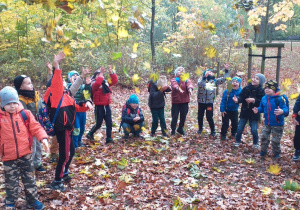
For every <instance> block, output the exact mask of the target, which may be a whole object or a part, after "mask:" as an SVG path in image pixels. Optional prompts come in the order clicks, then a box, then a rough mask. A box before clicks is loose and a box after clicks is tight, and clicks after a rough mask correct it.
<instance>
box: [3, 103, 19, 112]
mask: <svg viewBox="0 0 300 210" xmlns="http://www.w3.org/2000/svg"><path fill="white" fill-rule="evenodd" d="M18 107H19V104H18V103H15V102H13V103H9V104H6V105H5V106H4V107H3V108H4V110H5V111H7V112H8V113H10V114H13V113H16V112H17V110H18Z"/></svg>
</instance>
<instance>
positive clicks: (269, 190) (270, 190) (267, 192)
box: [260, 187, 272, 195]
mask: <svg viewBox="0 0 300 210" xmlns="http://www.w3.org/2000/svg"><path fill="white" fill-rule="evenodd" d="M260 191H261V192H262V194H264V195H270V194H271V192H272V189H271V188H269V187H264V188H263V189H262V190H260Z"/></svg>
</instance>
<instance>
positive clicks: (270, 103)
mask: <svg viewBox="0 0 300 210" xmlns="http://www.w3.org/2000/svg"><path fill="white" fill-rule="evenodd" d="M276 98H278V99H276ZM276 100H278V102H279V107H280V109H282V110H283V114H281V115H278V116H276V115H275V114H274V111H275V109H277V105H276V103H277V102H276ZM277 104H278V103H277ZM257 109H258V112H259V113H264V117H265V125H269V126H282V125H284V114H286V113H288V108H287V106H286V104H285V102H284V100H283V99H282V98H281V96H280V95H279V93H278V92H277V93H276V94H275V95H273V96H267V95H265V96H264V97H262V99H261V101H260V105H259V107H258V108H257Z"/></svg>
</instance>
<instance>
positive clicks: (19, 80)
mask: <svg viewBox="0 0 300 210" xmlns="http://www.w3.org/2000/svg"><path fill="white" fill-rule="evenodd" d="M26 78H27V76H26V75H20V76H17V77H16V78H15V79H14V85H15V88H16V89H17V90H19V89H20V88H21V86H22V83H23V80H24V79H26Z"/></svg>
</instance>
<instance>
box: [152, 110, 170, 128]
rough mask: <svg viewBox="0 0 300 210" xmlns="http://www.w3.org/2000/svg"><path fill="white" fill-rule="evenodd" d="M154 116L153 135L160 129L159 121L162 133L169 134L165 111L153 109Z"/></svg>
mask: <svg viewBox="0 0 300 210" xmlns="http://www.w3.org/2000/svg"><path fill="white" fill-rule="evenodd" d="M151 114H152V126H151V133H153V134H154V133H155V131H156V129H157V127H158V119H159V121H160V127H161V132H162V133H167V125H166V120H165V109H164V108H160V109H151Z"/></svg>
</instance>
